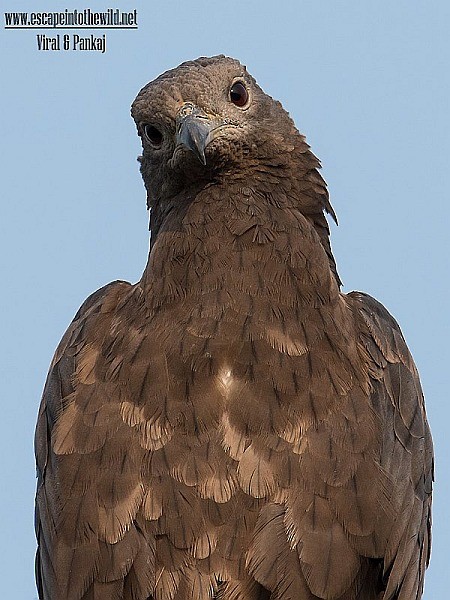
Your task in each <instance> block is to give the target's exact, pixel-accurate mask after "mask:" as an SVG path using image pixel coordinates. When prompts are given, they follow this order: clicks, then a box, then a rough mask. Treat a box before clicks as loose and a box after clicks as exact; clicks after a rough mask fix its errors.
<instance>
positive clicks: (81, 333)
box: [35, 280, 134, 475]
mask: <svg viewBox="0 0 450 600" xmlns="http://www.w3.org/2000/svg"><path fill="white" fill-rule="evenodd" d="M133 287H134V286H132V285H131V284H130V283H128V282H126V281H120V280H117V281H113V282H111V283H108V284H106V285H104V286H103V287H101V288H99V289H98V290H96V291H95V292H93V293H92V294H91V295H90V296H88V298H86V300H85V301H84V302H83V303H82V305H81V306H80V308H79V309H78V311H77V312H76V314H75V316H74V318H73V319H72V321H71V323H70V324H69V327H68V328H67V330H66V331H65V333H64V335H63V337H62V339H61V341H60V342H59V344H58V346H57V348H56V350H55V353H54V355H53V359H52V361H51V363H50V367H49V370H48V374H47V379H46V382H45V386H44V391H43V394H42V399H41V404H40V408H39V415H38V422H37V427H36V435H35V451H36V459H37V467H38V475H42V472H43V470H44V468H45V465H46V463H47V453H48V435H49V432H50V431H51V429H52V427H53V425H54V424H55V422H56V420H57V417H58V415H59V414H60V413H61V412H62V411H63V410H64V408H65V403H66V402H65V399H67V398H70V395H71V393H72V392H73V375H74V373H75V371H76V366H77V355H78V354H79V353H80V351H81V350H82V349H83V348H86V347H89V345H90V343H91V341H92V340H91V337H92V332H93V331H98V328H99V327H101V325H102V323H101V316H102V315H103V316H104V315H111V313H114V312H115V310H116V309H117V307H118V306H119V305H120V302H121V301H122V300H123V299H124V297H125V296H126V295H128V294H129V293H130V291H131V290H132V288H133Z"/></svg>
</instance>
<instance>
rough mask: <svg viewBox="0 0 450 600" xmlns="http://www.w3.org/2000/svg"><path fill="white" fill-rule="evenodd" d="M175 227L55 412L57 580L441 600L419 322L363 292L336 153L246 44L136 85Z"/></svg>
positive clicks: (238, 597) (160, 226)
mask: <svg viewBox="0 0 450 600" xmlns="http://www.w3.org/2000/svg"><path fill="white" fill-rule="evenodd" d="M132 116H133V118H134V120H135V122H136V125H137V131H138V134H139V136H140V137H141V140H142V146H143V152H142V156H141V157H140V165H141V166H140V168H141V173H142V177H143V180H144V183H145V187H146V190H147V198H148V207H149V208H150V229H151V247H150V253H149V258H148V263H147V265H146V267H145V270H144V273H143V275H142V278H141V280H140V281H139V282H138V283H136V284H135V285H131V284H130V283H127V282H124V281H115V282H113V283H110V284H109V285H106V286H105V287H103V288H101V289H100V290H98V291H96V292H95V293H94V294H92V295H91V296H90V297H89V298H88V299H87V300H86V301H85V302H84V304H83V305H82V306H81V308H80V309H79V311H78V312H77V314H76V316H75V318H74V320H73V321H72V323H71V325H70V326H69V328H68V330H67V332H66V333H65V335H64V337H63V339H62V341H61V343H60V345H59V347H58V349H57V350H56V354H55V356H54V358H53V362H52V364H51V367H50V372H49V375H48V379H47V383H46V386H45V390H44V394H43V399H42V404H41V408H40V412H39V418H38V425H37V433H36V454H37V465H38V489H37V501H36V507H37V508H36V531H37V539H38V552H37V561H36V572H37V586H38V590H39V597H40V598H41V599H42V600H147V599H148V600H207V599H208V598H217V599H220V600H269V599H272V600H316V599H322V600H418V599H419V598H421V596H422V590H423V582H424V572H425V569H426V566H427V564H428V560H429V554H430V523H431V516H430V509H431V487H432V479H433V474H432V473H433V450H432V442H431V437H430V432H429V428H428V424H427V419H426V415H425V408H424V401H423V396H422V391H421V386H420V382H419V376H418V373H417V370H416V367H415V365H414V363H413V360H412V358H411V355H410V353H409V351H408V348H407V346H406V344H405V341H404V339H403V336H402V333H401V331H400V328H399V326H398V324H397V323H396V321H395V320H394V318H393V317H392V316H391V315H390V314H389V313H388V311H387V310H386V309H385V308H384V307H383V306H382V305H381V304H380V303H379V302H378V301H377V300H375V299H373V298H372V297H370V296H368V295H366V294H364V293H361V292H352V293H349V294H343V293H341V291H340V281H339V277H338V273H337V270H336V265H335V261H334V258H333V255H332V252H331V247H330V242H329V228H328V225H327V220H326V216H325V214H326V213H329V214H331V216H332V217H334V213H333V209H332V207H331V205H330V203H329V199H328V193H327V189H326V185H325V182H324V180H323V179H322V177H321V176H320V175H319V172H318V169H319V167H320V164H319V161H318V159H317V158H316V157H315V156H314V155H313V154H312V152H311V150H310V148H309V146H308V145H307V143H306V141H305V138H304V137H303V135H301V134H300V133H299V132H298V130H297V129H296V127H295V125H294V123H293V121H292V120H291V118H290V117H289V115H288V113H287V112H286V111H285V110H284V109H283V108H282V106H281V104H280V103H279V102H276V101H274V100H273V99H272V98H271V97H270V96H268V95H267V94H265V93H264V92H263V90H262V89H261V88H260V87H259V86H258V85H257V83H256V81H255V80H254V79H253V77H252V76H251V75H250V74H249V73H248V72H247V70H246V68H245V67H244V66H242V65H241V64H240V63H239V62H238V61H237V60H234V59H231V58H226V57H224V56H216V57H212V58H199V59H197V60H194V61H190V62H186V63H183V64H182V65H180V66H179V67H177V68H175V69H173V70H170V71H167V72H166V73H164V74H163V75H161V76H160V77H158V78H157V79H155V80H154V81H152V82H151V83H149V84H148V85H146V86H145V87H144V88H143V89H142V90H141V91H140V92H139V94H138V96H137V97H136V99H135V101H134V103H133V105H132Z"/></svg>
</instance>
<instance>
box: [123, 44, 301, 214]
mask: <svg viewBox="0 0 450 600" xmlns="http://www.w3.org/2000/svg"><path fill="white" fill-rule="evenodd" d="M132 116H133V118H134V119H135V121H136V124H137V128H138V133H139V135H140V136H141V139H142V145H143V156H142V168H141V171H142V175H143V177H144V181H145V183H146V187H147V190H148V192H149V196H150V203H151V204H153V202H152V200H151V198H152V197H155V198H160V199H161V198H164V197H170V196H171V195H173V194H176V193H177V192H178V190H179V189H182V188H183V189H186V188H187V187H189V184H190V183H195V184H196V185H197V184H199V182H202V181H203V182H205V183H208V182H210V181H212V180H214V179H216V178H218V177H221V176H223V175H224V174H227V173H228V174H229V173H230V172H233V170H234V169H236V168H238V169H242V168H243V167H244V166H245V164H244V163H245V161H248V160H252V161H254V160H258V159H259V160H261V159H267V158H270V156H268V155H270V154H271V153H273V154H274V156H276V157H277V160H279V156H280V154H282V152H283V150H285V151H291V150H292V148H293V142H292V137H293V136H297V137H298V139H299V140H303V138H302V136H300V134H299V133H298V132H297V130H296V129H295V127H294V124H293V122H292V120H291V119H290V117H289V115H288V114H287V112H286V111H284V109H283V108H282V106H281V104H280V103H278V102H274V101H273V99H272V98H271V97H270V96H268V95H266V94H265V93H264V92H263V91H262V90H261V88H260V87H259V86H258V85H257V83H256V81H255V80H254V79H253V77H251V75H249V74H248V73H247V71H246V68H245V67H244V66H242V65H241V64H240V63H239V62H238V61H236V60H234V59H230V58H226V57H223V56H219V57H213V58H201V59H198V60H196V61H192V62H188V63H183V64H182V65H180V66H179V67H177V68H176V69H173V70H171V71H167V72H166V73H164V74H163V75H161V76H160V77H158V78H157V79H155V80H154V81H152V82H151V83H149V84H147V85H146V86H145V87H144V88H143V89H142V90H141V91H140V92H139V94H138V96H137V98H136V100H135V101H134V103H133V105H132Z"/></svg>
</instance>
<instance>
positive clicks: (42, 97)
mask: <svg viewBox="0 0 450 600" xmlns="http://www.w3.org/2000/svg"><path fill="white" fill-rule="evenodd" d="M62 6H63V5H61V3H58V2H54V1H51V0H46V1H45V2H42V3H36V2H29V1H28V0H22V1H21V2H17V1H13V0H9V1H6V0H5V1H4V2H2V11H3V10H9V11H13V10H21V11H26V10H28V11H32V10H54V9H61V7H62ZM88 6H89V8H91V9H93V10H104V9H105V8H108V6H109V5H107V4H105V3H104V2H98V1H96V0H92V1H91V2H90V3H89V4H88ZM65 7H66V5H64V8H65ZM86 7H87V6H86V4H79V3H78V4H77V3H73V2H72V3H69V4H68V5H67V8H69V9H73V8H77V9H79V10H81V9H84V8H86ZM113 7H114V8H115V7H118V8H121V9H122V10H131V9H134V8H137V10H138V23H139V29H138V30H137V31H111V32H108V33H107V51H106V53H105V54H101V53H95V52H92V53H90V52H84V53H82V52H75V51H70V52H63V51H60V52H47V53H44V52H39V51H38V50H37V43H36V32H34V31H5V30H3V29H2V32H1V48H0V62H1V65H0V67H1V71H0V72H1V75H0V77H1V89H2V92H1V97H0V102H1V112H0V114H1V136H0V143H1V145H2V152H1V156H2V158H1V161H0V164H1V167H0V168H1V170H2V174H1V182H2V193H1V200H2V205H1V219H0V228H1V234H0V243H1V245H2V249H1V259H0V260H1V281H2V294H1V300H0V302H1V312H0V315H1V321H2V323H1V330H0V331H1V333H2V340H1V349H0V352H1V354H2V356H1V357H0V368H1V372H2V373H1V376H2V395H1V413H0V414H1V419H0V428H1V434H0V443H1V448H0V457H1V458H0V460H1V477H2V485H1V487H0V503H1V506H0V514H1V515H2V535H1V536H0V556H1V557H2V559H1V561H0V565H1V566H0V569H2V571H3V572H2V577H1V581H2V592H1V596H2V597H3V598H8V599H11V600H32V599H33V598H36V592H35V589H34V580H33V554H34V548H35V542H34V533H33V496H34V487H35V479H34V458H33V450H32V439H33V430H34V422H35V417H36V412H37V408H38V403H39V399H40V394H41V390H42V386H43V383H44V379H45V375H46V371H47V368H48V364H49V362H50V360H51V356H52V353H53V351H54V349H55V347H56V344H57V343H58V341H59V338H60V337H61V335H62V333H63V331H64V330H65V328H66V326H67V324H68V323H69V321H70V320H71V318H72V316H73V314H74V313H75V311H76V310H77V308H78V306H79V305H80V304H81V302H82V301H83V300H84V298H85V297H86V296H87V295H88V294H89V293H90V292H92V291H93V290H95V289H97V288H98V287H100V286H101V285H103V284H105V283H106V282H108V281H110V280H113V279H117V278H120V279H127V280H130V281H135V280H137V279H138V278H139V276H140V273H141V271H142V269H143V267H144V265H145V262H146V258H147V251H148V231H147V222H148V217H147V213H146V210H145V193H144V190H143V185H142V183H141V179H140V175H139V172H138V164H137V162H136V156H137V155H138V153H139V151H140V147H139V141H138V138H137V136H136V133H135V129H134V125H133V122H132V120H131V118H130V116H129V106H130V103H131V101H132V100H133V98H134V96H135V94H136V93H137V91H138V90H139V89H140V87H142V85H143V84H145V83H146V82H147V81H149V80H150V79H153V78H154V77H155V76H156V75H158V74H159V73H161V72H163V71H164V70H166V69H167V68H170V67H173V66H175V65H177V64H179V63H180V62H182V61H184V60H187V59H191V58H196V57H197V56H199V55H211V54H218V53H225V54H228V55H231V56H235V57H237V58H239V59H240V60H241V61H242V62H243V63H244V64H246V65H247V66H248V68H249V70H250V72H251V73H252V74H253V75H255V77H256V78H257V80H258V81H259V83H260V84H261V85H262V87H263V88H265V90H266V91H268V92H269V93H270V94H271V95H273V96H274V97H275V98H277V99H280V100H281V101H282V102H283V104H284V106H285V107H286V108H287V109H288V110H289V111H290V113H291V115H292V116H293V117H294V119H295V121H296V123H297V125H298V127H299V128H300V130H301V131H302V132H304V133H305V134H306V135H307V138H308V141H309V142H310V144H311V145H312V147H313V150H314V151H315V153H316V154H317V155H318V156H319V157H320V158H321V160H322V163H323V174H324V176H325V178H326V180H327V181H328V184H329V188H330V192H331V199H332V203H333V206H334V208H335V210H336V213H337V215H338V217H339V222H340V225H339V227H338V228H336V227H335V226H332V240H333V248H334V252H335V255H336V258H337V261H338V267H339V271H340V274H341V277H342V279H343V281H344V284H345V290H346V291H350V290H352V289H357V290H363V291H366V292H369V293H371V294H373V295H374V296H376V297H377V298H378V299H379V300H381V301H382V302H383V303H384V304H385V305H386V306H387V307H388V309H389V310H390V311H391V312H392V313H393V314H394V315H395V316H396V318H397V319H398V321H399V322H400V324H401V326H402V328H403V331H404V333H405V336H406V338H407V341H408V343H409V345H410V348H411V350H412V352H413V355H414V357H415V359H416V362H417V365H418V368H419V371H420V373H421V377H422V382H423V386H424V390H425V394H426V398H427V407H428V414H429V418H430V421H431V425H432V429H433V434H434V440H435V446H436V454H437V471H436V473H437V483H436V487H435V504H434V506H435V509H434V547H433V558H432V567H431V568H430V570H429V573H428V577H427V583H426V592H425V596H424V597H425V598H426V600H438V599H440V598H446V597H448V588H449V556H450V553H449V539H450V519H449V518H448V505H449V504H450V489H449V488H450V475H449V467H448V457H449V455H450V435H449V422H450V408H449V400H448V383H447V378H448V374H449V371H450V356H449V350H448V347H449V343H448V339H449V333H450V332H449V320H448V296H449V291H450V290H449V269H448V266H449V263H448V253H449V241H448V235H449V233H448V232H449V227H448V225H449V223H448V204H449V190H448V182H447V177H448V175H447V174H448V172H449V166H450V165H449V156H450V153H449V145H450V144H449V142H450V135H449V133H450V132H449V121H450V119H449V108H448V106H449V96H450V77H449V70H450V69H449V64H450V45H449V44H450V42H449V39H450V35H449V29H450V3H449V2H448V0H441V1H427V2H425V0H422V1H417V0H414V1H411V0H408V1H405V0H395V1H392V0H389V1H386V0H379V1H376V2H375V1H374V0H370V1H368V0H353V1H345V2H344V1H340V0H327V1H323V0H309V1H305V0H296V1H293V0H292V1H287V2H268V1H265V0H259V1H254V0H251V1H243V0H240V1H236V0H224V1H221V2H217V3H213V2H212V1H211V0H210V1H202V0H191V1H190V2H174V1H173V0H164V2H162V1H161V0H153V1H151V0H150V1H149V2H144V1H143V0H139V1H136V2H130V1H129V0H122V1H121V2H118V3H116V4H113ZM2 17H3V15H2ZM47 33H48V32H47ZM50 33H52V32H50ZM60 33H64V32H60ZM90 33H91V32H88V34H89V35H90Z"/></svg>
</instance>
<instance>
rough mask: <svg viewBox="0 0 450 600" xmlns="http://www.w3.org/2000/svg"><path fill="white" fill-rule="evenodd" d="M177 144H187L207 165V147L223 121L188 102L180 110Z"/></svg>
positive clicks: (177, 121) (177, 120)
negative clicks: (211, 116)
mask: <svg viewBox="0 0 450 600" xmlns="http://www.w3.org/2000/svg"><path fill="white" fill-rule="evenodd" d="M176 123H177V135H176V145H177V146H180V145H182V146H185V147H186V148H188V149H189V150H191V152H193V153H194V154H195V156H196V157H197V158H198V159H199V161H200V162H201V163H202V164H203V165H206V156H205V149H206V147H207V146H208V144H210V143H211V142H212V140H213V139H215V138H216V137H217V134H218V131H219V129H220V128H221V127H222V126H223V125H224V123H223V122H222V121H219V120H217V119H213V118H210V117H209V116H208V115H207V114H206V113H205V112H203V111H202V110H201V109H200V108H198V107H197V106H195V105H194V104H192V103H191V102H186V103H185V104H183V106H182V107H181V108H180V110H179V111H178V115H177V119H176Z"/></svg>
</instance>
